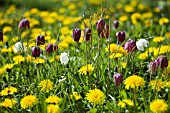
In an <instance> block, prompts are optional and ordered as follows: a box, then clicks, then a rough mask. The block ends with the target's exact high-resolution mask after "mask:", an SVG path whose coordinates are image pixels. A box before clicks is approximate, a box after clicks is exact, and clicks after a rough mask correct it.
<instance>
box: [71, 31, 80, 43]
mask: <svg viewBox="0 0 170 113" xmlns="http://www.w3.org/2000/svg"><path fill="white" fill-rule="evenodd" d="M72 36H73V39H74V41H75V42H79V40H80V36H81V30H80V29H79V28H75V29H73V34H72Z"/></svg>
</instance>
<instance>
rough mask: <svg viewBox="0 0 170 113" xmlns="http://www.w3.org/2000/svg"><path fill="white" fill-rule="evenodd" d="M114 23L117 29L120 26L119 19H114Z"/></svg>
mask: <svg viewBox="0 0 170 113" xmlns="http://www.w3.org/2000/svg"><path fill="white" fill-rule="evenodd" d="M113 25H114V27H115V28H116V29H117V28H118V27H119V21H118V20H114V21H113Z"/></svg>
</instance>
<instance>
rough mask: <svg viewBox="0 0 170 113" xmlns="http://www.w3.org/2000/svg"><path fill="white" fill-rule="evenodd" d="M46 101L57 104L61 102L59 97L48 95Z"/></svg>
mask: <svg viewBox="0 0 170 113" xmlns="http://www.w3.org/2000/svg"><path fill="white" fill-rule="evenodd" d="M45 101H46V102H47V103H51V104H54V103H55V104H59V103H60V102H61V99H60V98H59V97H58V96H55V95H54V96H49V97H48V98H47V99H46V100H45Z"/></svg>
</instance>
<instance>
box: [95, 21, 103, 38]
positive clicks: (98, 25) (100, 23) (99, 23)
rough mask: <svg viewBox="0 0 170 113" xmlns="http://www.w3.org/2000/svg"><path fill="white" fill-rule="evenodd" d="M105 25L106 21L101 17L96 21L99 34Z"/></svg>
mask: <svg viewBox="0 0 170 113" xmlns="http://www.w3.org/2000/svg"><path fill="white" fill-rule="evenodd" d="M104 27H105V21H104V20H103V19H100V20H98V21H97V22H96V28H97V33H98V36H99V35H100V34H101V32H102V31H103V29H104Z"/></svg>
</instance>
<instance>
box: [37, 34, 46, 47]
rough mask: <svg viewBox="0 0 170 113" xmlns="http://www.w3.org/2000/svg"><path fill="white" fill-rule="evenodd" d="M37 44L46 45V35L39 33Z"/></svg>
mask: <svg viewBox="0 0 170 113" xmlns="http://www.w3.org/2000/svg"><path fill="white" fill-rule="evenodd" d="M36 43H37V45H44V44H45V37H44V36H43V35H39V36H38V37H37V38H36Z"/></svg>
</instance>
